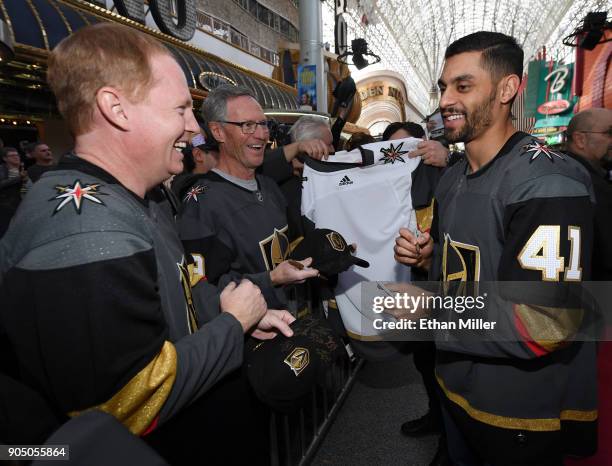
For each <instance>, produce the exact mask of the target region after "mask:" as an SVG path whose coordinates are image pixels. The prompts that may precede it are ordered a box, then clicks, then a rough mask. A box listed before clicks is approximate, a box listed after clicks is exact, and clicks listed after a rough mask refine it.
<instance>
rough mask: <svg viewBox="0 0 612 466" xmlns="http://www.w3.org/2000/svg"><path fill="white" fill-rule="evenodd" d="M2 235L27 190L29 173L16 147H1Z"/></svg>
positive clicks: (0, 231)
mask: <svg viewBox="0 0 612 466" xmlns="http://www.w3.org/2000/svg"><path fill="white" fill-rule="evenodd" d="M0 154H2V162H3V163H2V164H0V237H2V236H3V235H4V233H5V232H6V229H7V228H8V226H9V223H10V221H11V219H12V218H13V215H15V212H16V210H17V207H18V206H19V203H20V202H21V197H22V195H23V193H24V192H25V186H26V183H27V181H28V175H27V173H26V171H25V170H24V169H23V165H22V163H21V158H20V157H19V152H17V149H15V148H14V147H4V148H2V149H0Z"/></svg>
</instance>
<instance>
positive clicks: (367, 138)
mask: <svg viewBox="0 0 612 466" xmlns="http://www.w3.org/2000/svg"><path fill="white" fill-rule="evenodd" d="M372 142H376V139H374V136H371V135H369V134H367V133H355V134H353V135H352V136H351V138H350V139H349V140H348V141H347V142H346V146H345V150H347V151H352V150H353V149H357V147H359V146H363V145H364V144H370V143H372Z"/></svg>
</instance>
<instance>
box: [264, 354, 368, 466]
mask: <svg viewBox="0 0 612 466" xmlns="http://www.w3.org/2000/svg"><path fill="white" fill-rule="evenodd" d="M362 364H363V360H362V359H357V360H355V361H352V362H351V361H349V360H348V358H347V359H346V360H344V361H343V362H342V364H340V365H334V366H332V367H330V368H329V370H328V374H326V375H327V376H328V378H327V381H328V382H329V383H326V385H327V386H326V387H325V388H323V387H320V386H316V387H315V388H313V390H312V391H311V393H310V395H309V399H308V402H307V403H305V404H304V406H303V407H301V408H300V409H299V410H298V411H297V412H295V413H292V414H281V413H277V412H274V411H272V412H271V413H270V464H271V466H293V465H300V466H301V465H307V464H309V463H310V462H311V461H312V459H313V457H314V455H315V454H316V452H317V449H318V447H319V445H320V444H321V442H322V441H323V439H324V438H325V435H326V434H327V430H328V429H329V427H330V425H331V423H332V422H333V420H334V419H335V417H336V415H337V414H338V411H339V410H340V408H341V407H342V404H343V402H344V400H345V399H346V396H347V395H348V393H349V392H350V390H351V387H352V385H353V383H354V381H355V377H356V375H357V372H358V371H359V369H360V368H361V366H362Z"/></svg>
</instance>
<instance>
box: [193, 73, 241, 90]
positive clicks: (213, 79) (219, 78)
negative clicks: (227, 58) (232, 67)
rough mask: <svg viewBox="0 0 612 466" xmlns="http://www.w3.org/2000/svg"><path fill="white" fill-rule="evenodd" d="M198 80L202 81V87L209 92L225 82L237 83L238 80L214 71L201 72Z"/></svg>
mask: <svg viewBox="0 0 612 466" xmlns="http://www.w3.org/2000/svg"><path fill="white" fill-rule="evenodd" d="M198 81H200V84H201V85H202V87H203V88H204V89H206V90H207V91H209V92H210V91H212V90H213V89H215V88H217V87H219V86H221V85H223V84H230V85H233V86H235V85H236V81H234V80H233V79H231V78H228V77H227V76H223V75H222V74H219V73H215V72H213V71H203V72H201V73H200V76H198Z"/></svg>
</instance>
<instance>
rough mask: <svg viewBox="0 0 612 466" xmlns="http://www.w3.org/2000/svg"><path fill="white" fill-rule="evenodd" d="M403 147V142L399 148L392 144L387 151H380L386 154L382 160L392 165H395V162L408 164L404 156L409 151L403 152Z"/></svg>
mask: <svg viewBox="0 0 612 466" xmlns="http://www.w3.org/2000/svg"><path fill="white" fill-rule="evenodd" d="M403 145H404V143H403V142H401V143H400V144H399V146H397V147H393V143H391V145H390V146H389V147H387V148H386V149H384V148H383V149H380V151H381V152H382V153H383V154H385V155H383V157H382V158H381V159H380V160H382V161H383V162H384V163H390V164H394V163H395V162H402V163H406V161H405V160H404V158H403V157H402V155H404V154H407V153H408V151H407V150H401V149H402V146H403Z"/></svg>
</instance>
